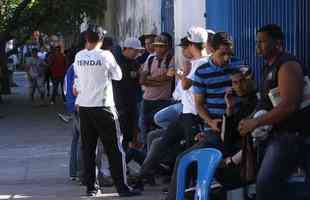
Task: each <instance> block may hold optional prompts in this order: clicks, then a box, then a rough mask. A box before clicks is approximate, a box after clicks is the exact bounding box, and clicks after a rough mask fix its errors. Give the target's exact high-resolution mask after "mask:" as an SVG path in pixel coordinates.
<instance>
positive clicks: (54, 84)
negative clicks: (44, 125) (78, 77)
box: [52, 77, 65, 102]
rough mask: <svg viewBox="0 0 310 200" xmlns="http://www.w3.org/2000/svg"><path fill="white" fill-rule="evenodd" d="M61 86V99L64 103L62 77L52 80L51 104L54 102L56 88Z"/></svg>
mask: <svg viewBox="0 0 310 200" xmlns="http://www.w3.org/2000/svg"><path fill="white" fill-rule="evenodd" d="M59 85H60V86H61V95H62V99H63V100H64V101H65V94H64V77H55V78H53V96H52V102H55V100H56V96H57V92H58V87H59Z"/></svg>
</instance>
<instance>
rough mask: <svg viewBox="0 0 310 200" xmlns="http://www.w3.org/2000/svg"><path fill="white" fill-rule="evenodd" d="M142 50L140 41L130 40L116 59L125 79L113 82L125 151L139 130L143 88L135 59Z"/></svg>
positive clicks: (125, 43)
mask: <svg viewBox="0 0 310 200" xmlns="http://www.w3.org/2000/svg"><path fill="white" fill-rule="evenodd" d="M142 49H143V48H142V46H141V43H140V41H139V40H138V39H136V38H128V39H126V40H125V42H124V46H123V51H122V54H120V55H119V56H117V57H116V60H117V63H118V64H119V66H120V67H121V70H122V73H123V78H122V79H121V80H120V81H113V93H114V100H115V104H116V108H117V111H118V114H119V119H120V125H121V131H122V133H123V136H124V141H123V145H124V147H125V149H126V148H127V146H128V144H129V143H130V142H132V140H133V134H134V132H135V131H136V130H137V128H138V107H137V104H138V102H139V101H140V100H141V86H140V84H139V79H138V70H139V64H138V63H137V62H136V61H135V58H136V57H137V55H138V53H139V51H140V50H142Z"/></svg>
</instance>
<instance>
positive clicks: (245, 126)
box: [239, 119, 258, 136]
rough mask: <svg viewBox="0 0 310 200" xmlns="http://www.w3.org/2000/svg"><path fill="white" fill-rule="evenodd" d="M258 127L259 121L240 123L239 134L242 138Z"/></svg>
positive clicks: (243, 121) (252, 120)
mask: <svg viewBox="0 0 310 200" xmlns="http://www.w3.org/2000/svg"><path fill="white" fill-rule="evenodd" d="M257 127H258V121H257V119H244V120H241V122H240V123H239V132H240V135H241V136H246V135H247V134H248V133H250V132H252V131H253V130H254V129H256V128H257Z"/></svg>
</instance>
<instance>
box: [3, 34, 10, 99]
mask: <svg viewBox="0 0 310 200" xmlns="http://www.w3.org/2000/svg"><path fill="white" fill-rule="evenodd" d="M6 43H7V40H6V37H0V70H1V77H0V82H1V83H0V85H1V91H0V94H1V93H2V94H11V89H10V84H9V73H8V68H7V56H6V53H5V47H6Z"/></svg>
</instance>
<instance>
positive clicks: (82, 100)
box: [74, 49, 122, 107]
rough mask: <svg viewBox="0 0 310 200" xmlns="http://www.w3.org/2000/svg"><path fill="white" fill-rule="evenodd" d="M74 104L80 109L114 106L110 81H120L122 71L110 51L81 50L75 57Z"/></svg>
mask: <svg viewBox="0 0 310 200" xmlns="http://www.w3.org/2000/svg"><path fill="white" fill-rule="evenodd" d="M74 72H75V74H76V78H75V83H74V87H75V88H76V89H77V91H78V96H77V99H76V104H77V105H79V106H81V107H103V106H106V107H110V106H114V99H113V89H112V81H111V80H121V79H122V71H121V68H120V67H119V65H118V64H117V62H116V60H115V58H114V56H113V55H112V53H111V52H110V51H104V50H101V49H92V50H87V49H84V50H81V51H80V52H78V53H77V54H76V56H75V60H74Z"/></svg>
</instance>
